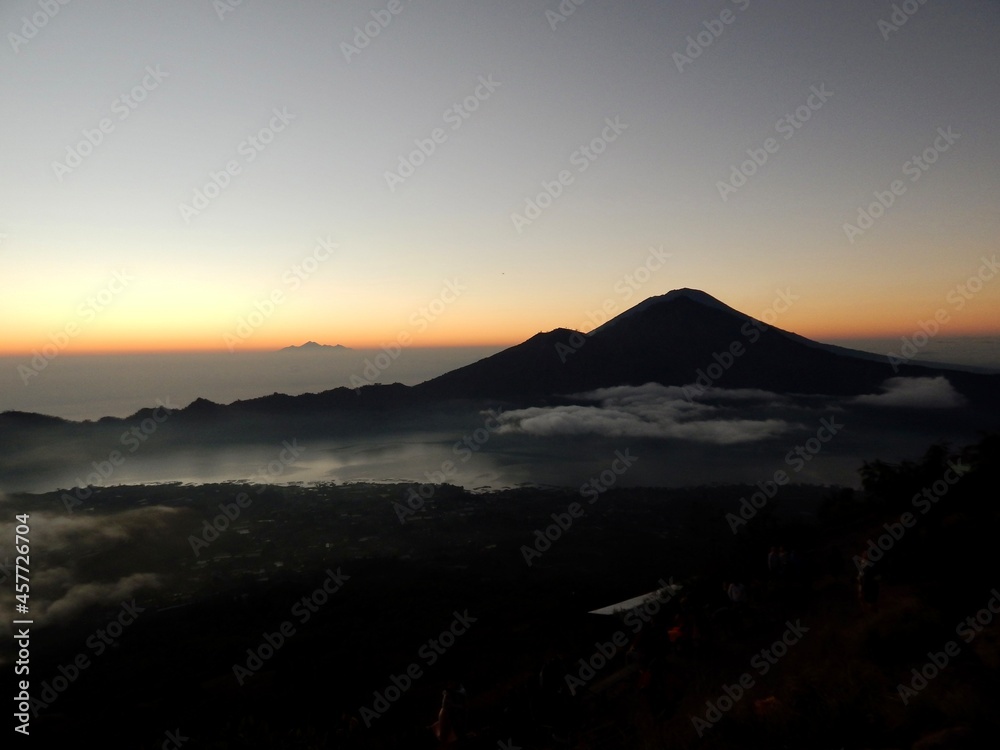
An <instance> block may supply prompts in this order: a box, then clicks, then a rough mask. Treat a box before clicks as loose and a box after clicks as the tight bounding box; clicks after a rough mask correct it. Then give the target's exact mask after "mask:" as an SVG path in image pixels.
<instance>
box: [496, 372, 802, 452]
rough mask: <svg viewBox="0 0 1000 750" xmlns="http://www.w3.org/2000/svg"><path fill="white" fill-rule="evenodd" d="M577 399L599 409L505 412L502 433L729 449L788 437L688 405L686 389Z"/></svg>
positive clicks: (739, 394)
mask: <svg viewBox="0 0 1000 750" xmlns="http://www.w3.org/2000/svg"><path fill="white" fill-rule="evenodd" d="M574 398H577V399H579V400H582V401H594V402H597V403H596V405H593V406H591V405H580V404H575V405H569V406H552V407H532V408H529V409H517V410H514V411H509V412H505V413H504V414H503V415H502V416H501V418H500V421H501V424H502V425H503V426H502V427H501V429H500V432H508V433H512V432H519V433H527V434H531V435H539V436H543V437H548V436H554V435H585V434H595V435H603V436H606V437H650V438H675V439H679V440H692V441H695V442H702V443H714V444H716V445H730V444H733V443H745V442H752V441H756V440H765V439H767V438H771V437H774V436H776V435H780V434H782V433H784V432H786V431H787V430H788V429H789V428H790V425H789V423H788V422H786V421H784V420H782V419H762V420H758V419H737V418H732V417H729V416H727V415H728V414H729V412H730V410H729V408H728V407H721V406H716V405H712V404H708V403H704V402H702V401H700V400H695V399H688V398H687V397H686V396H685V393H684V389H683V388H681V387H678V386H664V385H659V384H658V383H646V384H645V385H641V386H616V387H614V388H601V389H599V390H596V391H591V392H589V393H582V394H577V395H576V396H575V397H574ZM697 398H698V399H705V400H731V401H739V400H762V399H763V400H773V399H778V398H780V397H778V396H777V395H775V394H773V393H768V392H766V391H757V390H749V389H744V390H732V391H726V390H725V389H717V388H710V389H707V390H705V391H704V393H703V394H701V395H699V396H698V397H697Z"/></svg>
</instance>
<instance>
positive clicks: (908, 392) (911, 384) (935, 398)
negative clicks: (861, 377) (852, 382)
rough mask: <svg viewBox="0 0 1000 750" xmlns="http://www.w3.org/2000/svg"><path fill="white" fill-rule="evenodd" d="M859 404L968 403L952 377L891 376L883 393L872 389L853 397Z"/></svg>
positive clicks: (929, 406)
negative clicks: (869, 391) (867, 392)
mask: <svg viewBox="0 0 1000 750" xmlns="http://www.w3.org/2000/svg"><path fill="white" fill-rule="evenodd" d="M853 402H854V403H856V404H865V405H868V406H888V407H902V408H918V409H949V408H952V407H956V406H962V405H964V404H965V398H964V397H963V396H962V394H961V393H959V392H958V391H956V390H955V388H954V387H953V386H952V384H951V382H949V380H948V378H946V377H944V376H943V375H939V376H938V377H935V378H889V379H888V380H886V381H885V383H883V384H882V393H870V394H866V395H864V396H858V397H857V398H855V399H853Z"/></svg>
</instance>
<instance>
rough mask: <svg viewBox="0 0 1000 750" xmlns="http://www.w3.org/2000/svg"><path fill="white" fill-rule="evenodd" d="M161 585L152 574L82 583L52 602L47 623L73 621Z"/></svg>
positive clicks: (45, 613)
mask: <svg viewBox="0 0 1000 750" xmlns="http://www.w3.org/2000/svg"><path fill="white" fill-rule="evenodd" d="M159 585H160V580H159V577H158V576H156V575H154V574H152V573H133V574H132V575H130V576H126V577H124V578H119V579H118V580H117V581H112V582H106V583H81V584H77V585H76V586H71V587H70V588H69V590H67V591H66V593H65V594H63V595H62V597H61V598H59V599H58V600H56V601H54V602H52V604H50V605H49V606H48V608H47V609H46V610H45V612H44V613H43V617H44V618H45V620H46V622H48V623H52V622H54V621H56V620H63V619H72V618H73V617H75V616H76V615H78V614H80V613H81V612H83V611H84V610H86V609H87V608H88V607H90V606H93V605H96V604H117V603H119V602H121V601H123V600H125V599H130V598H132V595H133V594H135V592H136V591H138V590H139V589H143V588H148V587H155V586H159Z"/></svg>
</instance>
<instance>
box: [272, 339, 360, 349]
mask: <svg viewBox="0 0 1000 750" xmlns="http://www.w3.org/2000/svg"><path fill="white" fill-rule="evenodd" d="M278 351H279V352H319V351H331V352H332V351H341V352H349V351H351V349H350V347H347V346H343V345H341V344H333V345H331V344H317V343H316V342H315V341H307V342H306V343H304V344H302V345H301V346H286V347H283V348H281V349H278Z"/></svg>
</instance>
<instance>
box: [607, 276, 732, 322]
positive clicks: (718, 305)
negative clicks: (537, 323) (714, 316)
mask: <svg viewBox="0 0 1000 750" xmlns="http://www.w3.org/2000/svg"><path fill="white" fill-rule="evenodd" d="M679 300H688V301H690V302H697V303H698V304H699V305H704V306H705V307H711V308H714V309H716V310H722V311H724V312H727V313H731V314H734V315H739V316H740V317H742V318H745V317H746V316H745V315H744V314H743V313H741V312H739V311H738V310H734V309H733V308H731V307H730V306H729V305H727V304H726V303H724V302H720V301H719V300H717V299H716V298H715V297H713V296H712V295H711V294H709V293H708V292H703V291H701V290H700V289H689V288H688V287H684V288H682V289H674V290H672V291H669V292H667V293H666V294H660V295H657V296H655V297H648V298H646V299H644V300H643V301H642V302H640V303H639V304H637V305H635V306H634V307H630V308H629V309H628V310H626V311H625V312H623V313H621V314H620V315H617V316H615V317H614V318H612V319H611V320H609V321H608V322H607V323H605V324H604V325H602V326H600V327H598V328H596V329H594V330H593V331H591V333H597V332H598V331H602V330H606V329H608V328H611V327H612V326H614V325H616V324H618V323H620V322H622V321H623V320H627V319H629V318H631V317H633V316H635V315H640V314H642V313H644V312H646V311H647V310H649V309H650V308H651V307H658V306H659V305H662V304H666V303H669V302H677V301H679Z"/></svg>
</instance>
